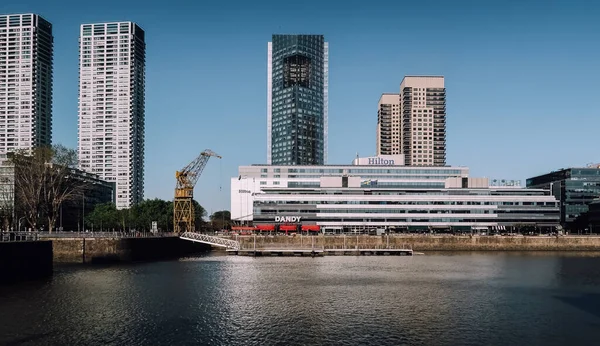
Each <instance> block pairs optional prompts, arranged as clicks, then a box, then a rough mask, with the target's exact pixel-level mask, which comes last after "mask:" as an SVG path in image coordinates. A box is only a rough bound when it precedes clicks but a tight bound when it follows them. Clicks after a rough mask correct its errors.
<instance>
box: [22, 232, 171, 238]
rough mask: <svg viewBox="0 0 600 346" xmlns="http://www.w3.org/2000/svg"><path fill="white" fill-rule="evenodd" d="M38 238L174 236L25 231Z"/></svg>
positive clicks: (169, 233)
mask: <svg viewBox="0 0 600 346" xmlns="http://www.w3.org/2000/svg"><path fill="white" fill-rule="evenodd" d="M27 233H36V234H38V237H39V238H165V237H176V236H177V235H176V234H175V233H172V232H168V233H167V232H159V233H152V232H27Z"/></svg>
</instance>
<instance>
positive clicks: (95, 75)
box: [78, 22, 146, 208]
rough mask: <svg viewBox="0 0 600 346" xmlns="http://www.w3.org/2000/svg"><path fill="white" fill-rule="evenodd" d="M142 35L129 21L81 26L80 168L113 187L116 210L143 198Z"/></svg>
mask: <svg viewBox="0 0 600 346" xmlns="http://www.w3.org/2000/svg"><path fill="white" fill-rule="evenodd" d="M145 68H146V43H145V38H144V31H143V30H142V29H141V28H140V27H139V26H138V25H137V24H135V23H132V22H117V23H112V22H111V23H99V24H84V25H81V29H80V38H79V145H78V152H79V165H80V169H82V170H84V171H87V172H91V173H95V174H98V175H99V176H100V177H101V178H102V179H104V180H106V181H108V182H113V183H114V184H115V190H114V191H115V201H116V205H117V208H129V207H130V206H132V205H134V204H136V203H139V202H141V201H142V199H143V196H144V111H145V110H144V107H145V99H144V86H145Z"/></svg>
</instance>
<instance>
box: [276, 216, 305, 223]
mask: <svg viewBox="0 0 600 346" xmlns="http://www.w3.org/2000/svg"><path fill="white" fill-rule="evenodd" d="M301 219H302V216H275V222H283V223H293V222H300V220H301Z"/></svg>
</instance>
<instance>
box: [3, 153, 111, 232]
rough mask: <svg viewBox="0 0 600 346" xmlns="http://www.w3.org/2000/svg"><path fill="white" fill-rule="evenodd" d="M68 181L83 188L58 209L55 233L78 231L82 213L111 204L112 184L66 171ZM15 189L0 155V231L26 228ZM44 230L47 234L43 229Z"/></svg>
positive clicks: (9, 166) (8, 166)
mask: <svg viewBox="0 0 600 346" xmlns="http://www.w3.org/2000/svg"><path fill="white" fill-rule="evenodd" d="M69 178H72V179H75V180H76V181H78V182H79V183H83V184H81V187H82V188H81V189H80V191H78V195H77V196H74V197H73V198H71V199H69V200H67V201H65V202H64V203H63V205H62V206H61V208H60V214H59V217H58V219H57V222H56V230H64V231H81V230H83V226H84V225H83V219H84V217H85V215H86V213H91V212H92V210H93V209H94V207H95V206H96V205H98V204H101V203H109V202H113V203H114V202H115V198H114V183H111V182H107V181H104V180H102V179H100V178H99V177H98V175H96V174H92V173H87V172H85V171H82V170H79V169H75V168H73V169H71V170H70V172H69ZM15 189H16V185H15V167H14V165H13V164H12V163H11V161H10V160H8V159H7V155H6V154H3V155H0V218H1V219H2V225H0V226H1V227H2V228H4V229H6V228H12V229H20V230H26V229H27V227H28V226H27V225H26V223H25V222H24V221H23V219H24V216H25V213H24V212H23V210H20V207H19V205H20V204H19V201H18V196H19V193H18V191H16V190H15ZM15 196H16V197H15ZM46 223H47V222H46ZM44 230H47V225H46V229H44Z"/></svg>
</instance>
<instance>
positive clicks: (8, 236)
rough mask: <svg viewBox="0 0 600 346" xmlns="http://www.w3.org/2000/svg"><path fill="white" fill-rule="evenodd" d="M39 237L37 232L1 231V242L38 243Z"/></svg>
mask: <svg viewBox="0 0 600 346" xmlns="http://www.w3.org/2000/svg"><path fill="white" fill-rule="evenodd" d="M37 240H40V239H39V235H38V234H37V232H5V231H0V242H13V241H37Z"/></svg>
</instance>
